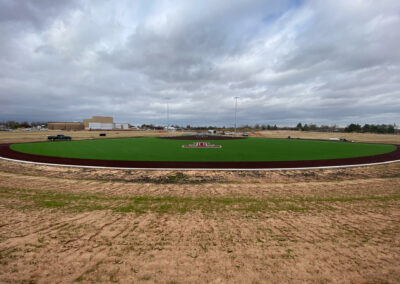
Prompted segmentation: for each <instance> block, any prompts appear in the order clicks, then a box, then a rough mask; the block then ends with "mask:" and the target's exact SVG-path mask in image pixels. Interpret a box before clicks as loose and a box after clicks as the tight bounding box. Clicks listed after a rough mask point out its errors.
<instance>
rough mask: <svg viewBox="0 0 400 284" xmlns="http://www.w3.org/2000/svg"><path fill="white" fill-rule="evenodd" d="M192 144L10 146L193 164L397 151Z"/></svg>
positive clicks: (280, 142) (292, 142)
mask: <svg viewBox="0 0 400 284" xmlns="http://www.w3.org/2000/svg"><path fill="white" fill-rule="evenodd" d="M193 142H196V140H167V139H159V138H156V137H146V138H121V139H99V140H80V141H60V142H35V143H21V144H13V145H11V146H10V147H11V149H12V150H15V151H19V152H23V153H29V154H36V155H43V156H56V157H64V158H81V159H99V160H127V161H195V162H198V161H224V162H226V161H240V162H245V161H299V160H321V159H338V158H353V157H362V156H372V155H378V154H384V153H388V152H392V151H394V150H395V149H396V147H395V146H393V145H384V144H364V143H343V142H332V141H310V140H296V139H266V138H246V139H239V140H218V141H212V140H211V141H206V142H209V143H211V144H215V145H222V148H194V149H190V148H182V145H188V144H192V143H193ZM202 142H204V141H202Z"/></svg>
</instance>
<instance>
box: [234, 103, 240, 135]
mask: <svg viewBox="0 0 400 284" xmlns="http://www.w3.org/2000/svg"><path fill="white" fill-rule="evenodd" d="M238 99H240V97H235V136H237V134H236V116H237V115H236V113H237V100H238Z"/></svg>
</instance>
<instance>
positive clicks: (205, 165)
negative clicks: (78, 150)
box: [0, 143, 400, 169]
mask: <svg viewBox="0 0 400 284" xmlns="http://www.w3.org/2000/svg"><path fill="white" fill-rule="evenodd" d="M10 145H11V143H8V144H0V157H3V158H9V159H14V160H22V161H30V162H38V163H48V164H65V165H76V166H94V167H118V168H173V169H188V168H196V169H267V168H271V169H273V168H308V167H329V166H349V165H360V164H371V163H381V162H388V161H394V160H400V145H396V147H397V149H396V150H395V151H393V152H390V153H386V154H381V155H375V156H368V157H359V158H346V159H331V160H311V161H282V162H174V161H170V162H154V161H151V162H149V161H118V160H92V159H76V158H60V157H50V156H39V155H32V154H25V153H21V152H16V151H13V150H11V149H10V147H9V146H10Z"/></svg>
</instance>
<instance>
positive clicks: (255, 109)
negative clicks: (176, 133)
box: [0, 0, 400, 126]
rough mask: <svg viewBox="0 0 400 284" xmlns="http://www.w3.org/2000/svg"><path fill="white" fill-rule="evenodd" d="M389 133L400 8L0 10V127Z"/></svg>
mask: <svg viewBox="0 0 400 284" xmlns="http://www.w3.org/2000/svg"><path fill="white" fill-rule="evenodd" d="M235 97H239V99H238V100H237V124H238V125H245V124H250V125H254V124H256V123H258V124H277V125H279V126H290V125H296V124H297V123H298V122H302V123H303V124H304V123H315V124H329V125H333V124H336V125H340V126H345V125H347V124H349V123H360V124H364V123H374V124H377V123H379V124H380V123H390V124H393V123H396V124H397V125H399V124H400V1H398V0H382V1H375V0H352V1H349V0H324V1H322V0H309V1H308V0H247V1H244V0H234V1H232V0H218V1H215V0H202V1H188V0H176V1H175V0H168V1H167V0H160V1H158V0H143V1H128V0H121V1H109V0H92V1H86V0H71V1H54V0H24V1H15V0H0V121H6V120H16V121H25V120H26V121H81V120H82V119H84V118H89V117H91V116H92V115H105V116H113V117H114V121H117V122H129V123H131V124H133V125H140V124H143V123H147V124H150V123H152V124H159V125H165V124H166V123H167V122H166V121H167V104H168V109H169V118H170V119H169V120H170V123H171V124H178V125H185V126H186V125H197V126H198V125H215V126H224V125H225V126H232V125H234V118H235V99H234V98H235Z"/></svg>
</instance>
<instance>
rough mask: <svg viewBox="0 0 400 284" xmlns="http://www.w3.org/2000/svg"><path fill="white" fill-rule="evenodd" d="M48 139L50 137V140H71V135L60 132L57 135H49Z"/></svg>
mask: <svg viewBox="0 0 400 284" xmlns="http://www.w3.org/2000/svg"><path fill="white" fill-rule="evenodd" d="M47 139H49V140H50V141H69V140H71V136H66V135H64V134H58V135H57V136H48V137H47Z"/></svg>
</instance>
